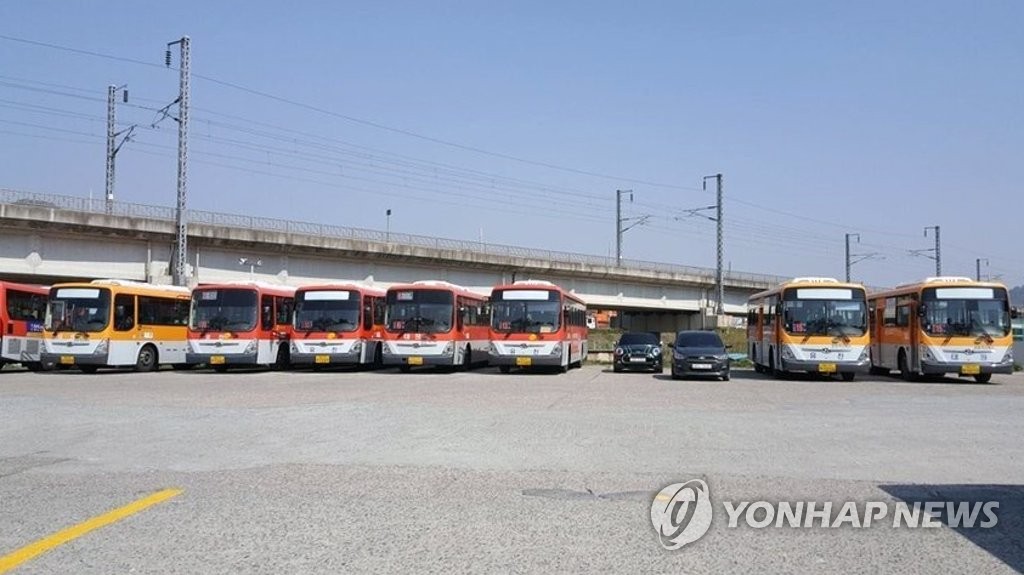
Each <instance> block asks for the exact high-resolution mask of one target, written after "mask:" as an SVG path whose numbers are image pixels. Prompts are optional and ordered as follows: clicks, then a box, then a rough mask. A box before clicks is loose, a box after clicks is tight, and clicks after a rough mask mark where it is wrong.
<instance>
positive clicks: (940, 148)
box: [0, 0, 1024, 285]
mask: <svg viewBox="0 0 1024 575" xmlns="http://www.w3.org/2000/svg"><path fill="white" fill-rule="evenodd" d="M1022 22H1024V3H1021V2H1019V1H1017V0H1005V1H979V2H964V1H941V0H940V1H907V2H881V1H879V2H867V1H859V2H838V1H837V2H823V1H813V0H807V1H792V2H703V3H696V2H641V3H622V2H615V3H612V2H540V1H537V2H533V1H528V2H502V3H499V2H468V1H467V2H419V1H416V2H412V1H409V2H367V3H358V4H357V3H351V2H306V3H289V4H286V3H282V2H249V1H246V2H243V1H218V2H177V3H175V2H160V3H157V2H134V1H133V2H128V1H108V2H101V3H97V2H68V1H59V2H58V1H52V0H45V1H32V2H4V3H0V35H3V36H5V37H6V38H3V39H0V187H6V188H15V189H21V190H30V191H41V192H52V193H59V194H68V195H78V196H88V195H89V194H90V193H92V194H94V195H95V197H97V198H99V197H102V195H103V187H104V163H103V162H104V153H105V147H104V139H105V110H106V107H105V95H106V86H107V85H108V84H128V86H129V90H130V96H131V100H130V104H129V105H128V106H124V105H122V104H119V105H118V119H119V121H120V122H121V123H122V125H121V126H120V127H121V128H124V127H127V125H128V124H132V123H137V124H139V125H140V128H139V129H138V130H137V132H136V134H137V135H136V137H135V139H134V141H131V142H129V143H127V144H126V145H125V146H124V148H123V149H122V150H121V152H120V153H119V155H118V170H117V197H118V199H120V200H124V201H131V202H137V203H149V204H162V205H173V203H174V198H175V165H176V164H175V155H176V151H175V146H176V141H177V132H176V130H177V129H176V126H175V125H174V123H173V121H170V120H165V121H164V122H162V123H160V124H158V126H157V127H156V128H150V125H151V124H152V123H153V121H154V119H155V118H156V114H155V113H154V112H153V109H156V108H160V107H162V106H164V105H166V104H168V103H170V102H171V101H172V100H173V99H174V97H175V96H176V95H177V74H176V73H175V72H174V71H173V70H167V69H165V68H163V52H164V49H165V45H166V43H167V42H169V41H172V40H175V39H177V38H179V37H181V36H182V35H189V36H190V37H191V39H192V52H193V60H192V64H193V73H194V74H195V75H196V76H195V77H194V78H193V91H192V102H193V106H194V107H193V111H192V139H191V141H190V146H191V159H192V162H191V165H190V184H189V189H190V199H189V203H190V207H192V208H195V209H206V210H216V211H226V212H235V213H245V214H257V215H264V216H274V217H281V218H286V219H297V220H305V221H314V222H324V223H332V224H338V225H346V226H356V227H367V228H375V229H384V227H385V215H384V214H385V210H386V209H388V208H390V209H392V210H393V215H392V217H391V228H392V231H396V232H399V231H400V232H409V233H418V234H428V235H440V236H445V237H452V238H459V239H471V240H478V239H479V238H480V237H481V236H482V237H483V239H484V240H485V241H487V242H489V243H505V244H513V245H522V246H529V247H536V248H549V249H559V250H566V251H576V252H584V253H591V254H598V255H608V254H609V253H611V252H612V251H613V250H614V230H615V217H614V216H615V203H614V197H615V190H616V189H632V190H633V191H634V198H635V201H634V203H632V204H627V205H626V207H625V214H626V216H628V217H639V216H643V215H651V216H652V217H651V218H650V219H649V220H648V222H647V223H645V224H644V225H640V226H637V227H634V228H633V229H630V230H629V231H628V232H626V234H625V240H624V250H623V254H624V257H627V258H634V259H645V260H654V261H665V262H675V263H683V264H691V265H703V266H713V265H714V261H715V260H714V255H715V241H714V223H713V222H710V221H707V220H705V219H700V218H693V217H686V216H685V211H686V210H687V209H691V208H698V207H703V206H708V205H711V204H713V203H714V195H713V194H712V192H711V191H710V190H711V187H710V186H709V191H707V192H702V191H701V190H700V184H701V178H702V177H703V176H705V175H710V174H714V173H717V172H721V173H723V174H724V176H725V190H726V200H725V220H724V221H725V224H726V242H725V248H726V253H725V259H726V261H727V262H728V263H729V265H731V267H732V269H734V270H742V271H752V272H766V273H778V274H792V275H831V276H836V277H842V275H843V273H844V265H843V256H844V252H843V248H844V234H845V233H859V234H860V236H861V243H860V244H859V245H855V246H854V252H855V253H857V254H866V253H877V254H879V256H884V259H869V260H865V261H862V262H860V263H858V264H856V265H855V266H854V276H855V277H856V278H858V279H860V280H863V281H865V282H867V283H869V284H873V285H891V284H895V283H898V282H903V281H907V280H911V279H917V278H920V277H924V276H926V275H931V274H932V273H933V272H934V262H933V261H931V260H930V259H927V258H926V257H920V256H918V257H914V256H911V255H909V250H913V249H923V248H929V247H931V246H932V240H931V238H925V237H924V234H923V230H924V228H925V227H926V226H933V225H940V226H941V227H942V239H943V245H942V253H943V272H944V273H946V274H964V275H972V276H973V275H974V268H975V259H976V258H987V259H988V260H989V265H988V266H987V267H985V268H983V274H992V275H999V276H1002V279H1003V280H1004V281H1005V282H1007V283H1009V284H1011V285H1019V284H1022V283H1024V250H1022V249H1021V248H1022V242H1021V241H1020V237H1021V236H1020V232H1019V231H1018V230H1019V228H1020V223H1021V219H1022V214H1024V200H1022V194H1021V185H1020V182H1021V181H1022V180H1024V177H1022V176H1024V161H1022V158H1024V105H1022V104H1024V27H1022V26H1021V23H1022ZM16 39H17V40H16ZM19 40H29V41H32V42H38V43H44V44H52V45H55V46H60V47H67V48H73V49H76V50H83V51H88V52H94V53H99V54H105V55H110V56H115V57H117V58H122V59H125V60H118V59H109V58H102V57H97V56H94V55H85V54H80V53H74V52H70V51H67V50H61V49H56V48H52V47H43V46H39V45H35V44H30V43H26V42H23V41H19ZM126 60H138V61H144V62H148V63H150V64H151V65H143V64H139V63H134V62H131V61H126ZM174 61H175V65H176V63H177V52H175V60H174ZM226 84H233V85H236V86H240V87H243V88H245V90H240V89H238V88H235V87H231V86H228V85H226ZM253 91H257V92H263V93H266V94H271V95H274V96H276V97H278V98H279V99H272V98H267V97H265V96H261V95H258V94H255V93H253ZM284 100H288V101H290V103H289V102H286V101H284ZM297 104H298V105H297ZM317 110H319V111H317ZM325 112H326V113H325ZM374 124H376V125H374ZM379 126H384V127H387V128H391V129H384V128H382V127H379ZM403 132H406V133H403ZM447 143H452V144H457V145H458V146H452V145H448V144H447ZM476 150H482V151H485V152H488V153H481V152H480V151H476ZM517 159H522V160H529V161H528V162H524V161H518V160H517ZM542 164H546V165H548V166H545V165H542ZM709 183H710V182H709Z"/></svg>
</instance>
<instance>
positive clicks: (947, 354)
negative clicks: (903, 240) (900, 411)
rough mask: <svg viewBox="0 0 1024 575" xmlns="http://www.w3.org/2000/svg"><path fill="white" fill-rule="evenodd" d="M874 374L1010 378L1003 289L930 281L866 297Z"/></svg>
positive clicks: (983, 379)
mask: <svg viewBox="0 0 1024 575" xmlns="http://www.w3.org/2000/svg"><path fill="white" fill-rule="evenodd" d="M869 301H870V309H871V328H872V343H871V361H872V367H873V371H876V372H878V373H888V372H889V371H890V370H899V371H900V374H901V375H902V376H903V378H904V379H906V380H914V379H917V377H918V376H919V375H942V374H946V373H955V374H958V375H966V376H972V377H974V379H975V380H977V381H978V382H982V383H984V382H987V381H989V380H990V379H992V374H993V373H1013V335H1012V332H1011V321H1010V320H1011V315H1012V314H1011V308H1010V300H1009V294H1008V292H1007V290H1006V286H1004V285H1002V284H999V283H992V282H977V281H974V280H972V279H971V278H967V277H952V276H944V277H932V278H927V279H925V280H924V281H921V282H918V283H913V284H908V285H903V286H900V287H897V288H895V289H891V290H887V291H882V292H878V293H873V294H871V297H870V299H869Z"/></svg>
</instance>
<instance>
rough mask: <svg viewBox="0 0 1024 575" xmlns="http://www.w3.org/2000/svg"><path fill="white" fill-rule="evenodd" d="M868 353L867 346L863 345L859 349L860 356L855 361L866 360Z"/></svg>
mask: <svg viewBox="0 0 1024 575" xmlns="http://www.w3.org/2000/svg"><path fill="white" fill-rule="evenodd" d="M868 354H869V351H868V348H867V347H865V348H864V349H863V350H861V352H860V357H858V358H857V361H867V360H868V357H869V355H868Z"/></svg>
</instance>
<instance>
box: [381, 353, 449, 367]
mask: <svg viewBox="0 0 1024 575" xmlns="http://www.w3.org/2000/svg"><path fill="white" fill-rule="evenodd" d="M384 365H390V366H395V365H408V366H411V367H419V366H421V365H455V358H454V357H452V356H451V355H385V356H384Z"/></svg>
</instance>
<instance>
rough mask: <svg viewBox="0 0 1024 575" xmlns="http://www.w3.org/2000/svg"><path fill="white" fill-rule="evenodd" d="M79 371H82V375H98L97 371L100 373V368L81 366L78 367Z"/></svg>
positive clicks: (96, 366)
mask: <svg viewBox="0 0 1024 575" xmlns="http://www.w3.org/2000/svg"><path fill="white" fill-rule="evenodd" d="M78 369H80V370H81V371H82V373H89V374H92V373H96V372H97V371H99V369H100V366H98V365H80V366H78Z"/></svg>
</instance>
